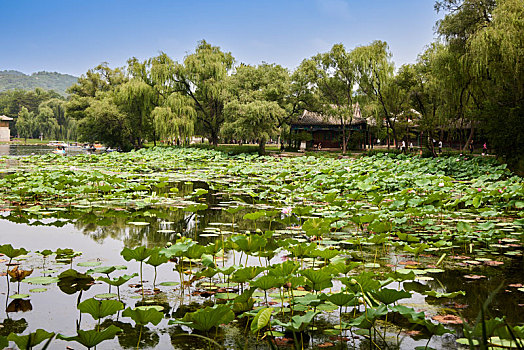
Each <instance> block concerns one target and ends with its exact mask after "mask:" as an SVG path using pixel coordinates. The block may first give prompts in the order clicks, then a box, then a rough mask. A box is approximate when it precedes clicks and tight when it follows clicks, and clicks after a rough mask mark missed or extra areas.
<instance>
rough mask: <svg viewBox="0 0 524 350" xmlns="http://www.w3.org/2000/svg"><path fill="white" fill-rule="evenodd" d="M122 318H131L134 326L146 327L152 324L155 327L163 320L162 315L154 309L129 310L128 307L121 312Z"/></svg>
mask: <svg viewBox="0 0 524 350" xmlns="http://www.w3.org/2000/svg"><path fill="white" fill-rule="evenodd" d="M122 316H124V317H131V319H132V320H133V321H135V323H136V324H140V325H146V324H148V323H152V324H154V325H155V326H156V325H157V324H159V323H160V321H162V319H163V318H164V314H163V313H162V312H160V311H158V310H156V309H155V308H147V309H145V310H144V309H138V308H135V309H131V308H129V307H128V308H127V309H125V310H124V312H122Z"/></svg>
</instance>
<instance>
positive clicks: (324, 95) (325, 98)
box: [299, 44, 357, 153]
mask: <svg viewBox="0 0 524 350" xmlns="http://www.w3.org/2000/svg"><path fill="white" fill-rule="evenodd" d="M356 68H357V66H356V61H355V54H354V53H353V51H346V49H345V48H344V46H343V45H342V44H335V45H333V47H332V48H331V50H330V51H329V52H326V53H321V54H318V55H316V56H314V57H312V58H311V59H309V60H305V61H303V62H302V63H301V65H300V68H299V69H300V70H304V71H305V74H306V76H307V77H308V78H309V82H310V83H311V84H312V85H313V89H314V90H315V91H316V93H317V96H318V97H319V99H320V101H319V102H320V104H319V107H320V110H319V112H321V113H322V114H323V115H324V116H325V117H335V118H337V119H338V121H339V122H340V126H341V128H342V152H343V153H346V151H347V144H348V141H349V136H350V133H349V132H348V129H349V127H350V126H351V123H352V122H353V117H354V115H355V113H356V105H355V102H356V96H355V86H356V83H357V69H356Z"/></svg>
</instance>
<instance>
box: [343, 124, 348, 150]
mask: <svg viewBox="0 0 524 350" xmlns="http://www.w3.org/2000/svg"><path fill="white" fill-rule="evenodd" d="M346 140H347V139H346V128H345V125H344V124H342V154H346V151H347V141H346Z"/></svg>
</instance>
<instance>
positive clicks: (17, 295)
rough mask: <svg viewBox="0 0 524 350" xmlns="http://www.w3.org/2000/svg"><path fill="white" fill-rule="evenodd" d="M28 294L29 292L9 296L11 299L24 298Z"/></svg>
mask: <svg viewBox="0 0 524 350" xmlns="http://www.w3.org/2000/svg"><path fill="white" fill-rule="evenodd" d="M29 297H30V295H29V294H13V295H10V296H9V298H11V299H25V298H29Z"/></svg>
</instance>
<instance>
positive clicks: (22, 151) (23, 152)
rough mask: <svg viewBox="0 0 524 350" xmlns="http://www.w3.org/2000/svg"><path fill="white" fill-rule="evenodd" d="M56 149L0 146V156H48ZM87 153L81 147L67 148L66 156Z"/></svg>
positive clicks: (33, 146) (34, 146)
mask: <svg viewBox="0 0 524 350" xmlns="http://www.w3.org/2000/svg"><path fill="white" fill-rule="evenodd" d="M55 149H56V147H52V146H47V145H15V144H10V145H7V144H3V145H0V156H30V155H41V154H50V153H52V152H53V151H54V150H55ZM82 153H87V151H86V150H84V149H82V147H68V148H67V154H69V155H74V154H82Z"/></svg>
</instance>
